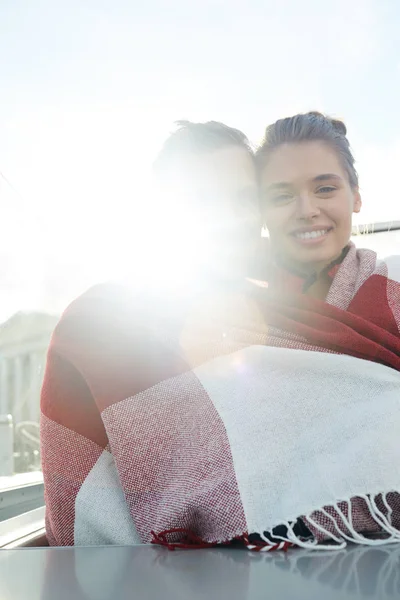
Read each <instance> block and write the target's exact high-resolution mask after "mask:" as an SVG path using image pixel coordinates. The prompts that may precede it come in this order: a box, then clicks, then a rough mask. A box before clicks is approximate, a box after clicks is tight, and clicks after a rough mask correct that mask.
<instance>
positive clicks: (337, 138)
mask: <svg viewBox="0 0 400 600" xmlns="http://www.w3.org/2000/svg"><path fill="white" fill-rule="evenodd" d="M346 133H347V129H346V125H345V124H344V123H343V121H340V120H338V119H331V118H330V117H327V116H326V115H323V114H322V113H319V112H308V113H305V114H298V115H295V116H294V117H286V118H285V119H279V121H276V122H275V123H273V124H272V125H268V127H267V129H266V130H265V136H264V139H263V141H262V143H261V146H260V147H259V148H258V150H257V152H256V160H257V164H258V165H259V167H262V166H263V165H264V164H265V162H266V161H267V160H268V156H269V155H270V154H271V153H272V152H273V151H274V150H276V148H278V147H279V146H281V145H282V144H293V143H301V142H313V141H321V142H325V143H326V144H329V145H330V146H331V148H333V149H334V150H335V151H336V152H337V153H338V155H339V158H340V160H341V161H342V164H343V166H344V168H345V169H346V172H347V174H348V177H349V181H350V185H351V186H352V187H357V186H358V175H357V171H356V169H355V167H354V162H355V161H354V157H353V154H352V152H351V149H350V144H349V141H348V139H347V137H346Z"/></svg>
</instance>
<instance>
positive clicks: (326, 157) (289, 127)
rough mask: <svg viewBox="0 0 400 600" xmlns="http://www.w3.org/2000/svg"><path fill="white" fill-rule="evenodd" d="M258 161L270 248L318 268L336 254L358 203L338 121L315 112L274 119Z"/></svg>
mask: <svg viewBox="0 0 400 600" xmlns="http://www.w3.org/2000/svg"><path fill="white" fill-rule="evenodd" d="M258 165H259V170H260V181H261V188H262V209H263V215H264V219H265V221H266V224H267V226H268V230H269V234H270V239H271V249H272V250H273V252H274V253H275V254H276V255H277V256H279V259H280V260H281V261H282V260H283V261H284V262H285V263H286V264H287V265H288V266H291V267H292V268H295V269H297V270H300V271H302V272H308V273H309V272H313V271H317V272H321V271H322V270H323V269H324V268H325V267H326V266H327V265H329V264H330V263H332V262H333V261H335V260H337V259H338V258H339V257H340V256H341V254H342V252H343V249H344V248H345V247H346V245H347V244H348V242H349V239H350V235H351V231H352V213H356V212H359V211H360V209H361V197H360V193H359V189H358V177H357V173H356V171H355V168H354V158H353V156H352V154H351V151H350V147H349V143H348V141H347V138H346V128H345V126H344V124H343V123H341V122H340V121H335V120H332V119H329V118H327V117H324V116H323V115H320V114H319V113H308V114H305V115H297V116H295V117H292V118H287V119H282V120H280V121H277V122H276V123H274V124H273V125H270V126H269V127H268V128H267V130H266V135H265V140H264V142H263V144H262V146H261V147H260V149H259V151H258Z"/></svg>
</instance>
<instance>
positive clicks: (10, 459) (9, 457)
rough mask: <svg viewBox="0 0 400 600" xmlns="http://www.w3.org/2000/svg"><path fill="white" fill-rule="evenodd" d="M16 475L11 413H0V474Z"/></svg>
mask: <svg viewBox="0 0 400 600" xmlns="http://www.w3.org/2000/svg"><path fill="white" fill-rule="evenodd" d="M10 475H14V429H13V420H12V416H11V415H0V476H6V477H8V476H10Z"/></svg>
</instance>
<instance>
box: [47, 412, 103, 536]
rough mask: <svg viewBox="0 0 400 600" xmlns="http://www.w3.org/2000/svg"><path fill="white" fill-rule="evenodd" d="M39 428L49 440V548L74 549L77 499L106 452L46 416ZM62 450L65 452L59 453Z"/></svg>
mask: <svg viewBox="0 0 400 600" xmlns="http://www.w3.org/2000/svg"><path fill="white" fill-rule="evenodd" d="M40 427H41V437H42V439H44V440H45V441H46V442H45V443H43V444H42V447H41V453H42V463H43V476H44V479H45V482H46V487H45V502H46V532H47V535H48V538H49V543H50V545H52V544H54V545H55V544H57V545H58V546H72V545H73V544H74V520H75V500H76V496H77V495H78V492H79V490H80V488H81V486H82V484H83V482H84V481H85V479H86V477H87V476H88V474H89V472H90V471H91V469H92V468H93V467H94V465H95V464H96V462H97V460H98V459H99V457H100V455H101V453H102V451H103V450H102V448H100V447H99V446H97V445H96V444H94V443H93V442H91V441H90V440H87V439H86V438H84V437H82V436H81V435H79V434H77V433H74V432H73V431H71V430H69V429H67V428H66V427H63V426H61V425H59V424H58V423H55V422H54V421H52V420H51V419H48V418H47V417H46V416H45V415H42V417H41V423H40ZM59 448H62V449H63V451H62V452H59V451H58V450H59ZM66 449H68V451H66Z"/></svg>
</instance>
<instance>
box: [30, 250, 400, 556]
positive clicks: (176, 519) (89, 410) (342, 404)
mask: <svg viewBox="0 0 400 600" xmlns="http://www.w3.org/2000/svg"><path fill="white" fill-rule="evenodd" d="M397 261H398V259H395V258H392V259H390V260H388V262H387V263H385V262H379V263H378V261H377V260H376V256H375V254H374V253H373V252H370V251H367V250H361V251H357V250H356V249H355V248H354V247H353V246H351V247H350V250H349V252H348V254H347V255H346V257H345V258H344V260H343V262H342V264H341V265H340V267H338V269H337V272H336V274H335V276H334V279H333V283H332V286H331V289H330V292H329V295H328V297H327V300H326V302H321V301H318V300H315V299H312V298H310V297H308V296H306V295H304V294H299V293H293V294H287V293H285V294H282V293H281V292H280V290H279V289H274V288H273V286H270V287H269V288H267V287H265V286H256V285H254V283H246V284H240V285H239V284H238V285H232V283H230V284H229V285H225V284H224V283H222V282H220V283H219V284H218V285H217V284H215V282H214V283H213V285H212V286H210V287H209V289H206V287H204V286H203V287H202V288H201V291H196V292H195V291H194V292H193V294H192V295H190V294H187V295H186V296H185V298H184V299H182V298H178V297H175V298H172V297H170V296H169V297H168V298H165V297H162V295H160V297H158V298H150V297H145V296H143V293H142V292H140V293H139V292H137V293H133V292H131V291H127V289H126V288H124V287H122V286H121V287H120V286H99V287H97V288H94V289H92V290H90V291H89V292H87V293H86V294H85V295H84V296H82V297H81V298H79V299H78V300H77V301H75V302H74V303H73V304H72V305H71V306H70V307H69V309H68V310H67V311H66V313H65V314H64V316H63V317H62V319H61V321H60V323H59V325H58V326H57V328H56V331H55V333H54V336H53V340H52V344H51V347H50V350H49V356H48V364H47V369H46V376H45V381H44V386H43V392H42V459H43V473H44V478H45V495H46V506H47V517H46V520H47V533H48V537H49V541H50V543H51V544H52V545H72V544H77V545H85V544H113V543H114V544H127V543H128V544H129V543H132V544H135V543H139V542H144V543H149V542H152V541H153V542H157V543H163V544H165V545H168V546H170V547H174V545H175V546H178V547H179V546H185V547H186V546H189V547H198V546H201V545H208V544H216V543H231V542H233V541H236V542H237V543H243V544H245V545H246V546H247V547H249V548H251V549H255V550H258V551H260V550H267V551H268V550H271V549H286V548H287V547H288V546H289V545H292V544H295V545H296V544H297V545H306V546H311V547H314V546H313V545H314V544H315V543H317V542H318V543H319V546H318V547H321V543H322V544H323V542H324V541H326V540H329V541H332V540H333V541H335V542H337V543H338V544H339V545H340V544H341V543H342V542H343V541H346V540H352V541H355V542H360V543H381V541H382V540H381V539H378V540H377V539H374V540H370V538H369V537H367V538H366V537H364V534H382V535H384V536H386V538H388V539H390V541H397V540H398V539H400V531H399V529H400V496H399V493H398V492H399V491H400V444H398V443H397V437H398V435H397V432H398V431H400V329H399V326H400V319H399V307H400V283H399V281H398V274H399V270H400V269H399V268H398V267H397V266H396V265H397V264H398V263H397ZM391 275H392V277H391ZM298 519H302V521H303V522H304V523H305V524H306V525H307V527H308V529H309V531H310V533H311V534H312V537H311V538H308V539H305V538H304V537H299V536H298V535H296V534H295V533H294V531H293V527H294V523H296V521H297V520H298ZM279 526H284V534H282V533H281V530H280V529H279ZM277 528H278V529H277ZM256 534H257V535H256ZM255 535H256V538H257V539H256V538H255ZM255 539H256V541H255ZM388 539H386V540H385V541H388Z"/></svg>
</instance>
